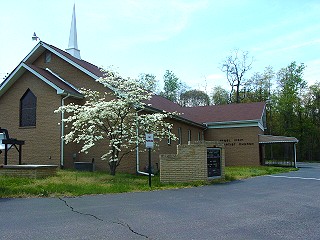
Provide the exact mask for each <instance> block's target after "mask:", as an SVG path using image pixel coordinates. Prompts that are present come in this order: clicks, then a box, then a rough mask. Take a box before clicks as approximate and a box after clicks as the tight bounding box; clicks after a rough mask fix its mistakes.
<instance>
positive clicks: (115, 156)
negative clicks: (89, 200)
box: [56, 71, 176, 175]
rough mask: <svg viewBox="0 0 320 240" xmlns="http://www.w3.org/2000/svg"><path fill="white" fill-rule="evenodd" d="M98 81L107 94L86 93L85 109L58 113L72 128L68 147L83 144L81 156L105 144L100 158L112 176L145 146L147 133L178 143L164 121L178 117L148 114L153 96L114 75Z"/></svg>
mask: <svg viewBox="0 0 320 240" xmlns="http://www.w3.org/2000/svg"><path fill="white" fill-rule="evenodd" d="M97 81H98V82H99V83H101V84H102V85H103V86H104V87H105V88H104V89H103V90H105V91H99V92H98V91H93V90H85V89H83V90H81V92H82V94H83V95H84V98H85V103H84V104H83V105H80V104H75V103H70V104H68V105H65V106H62V107H60V108H59V109H58V110H57V111H56V112H64V113H66V114H67V115H68V117H66V118H65V119H63V121H64V122H65V123H68V124H69V125H70V131H69V132H68V133H67V134H66V135H65V136H64V137H65V141H66V143H69V142H76V143H81V144H83V145H82V149H81V152H84V153H88V151H89V149H90V148H91V147H93V146H94V145H95V143H96V142H101V141H103V143H104V146H105V151H104V154H103V155H102V156H101V158H102V159H103V160H109V166H110V173H111V175H115V173H116V168H117V167H118V166H119V164H120V162H121V160H122V159H123V157H124V156H125V155H127V154H128V153H130V152H132V151H134V150H135V149H136V147H137V146H138V144H142V143H144V141H145V134H146V133H153V134H154V135H155V137H156V138H158V139H159V141H161V140H162V139H164V138H171V139H173V140H175V139H176V136H175V135H174V134H172V133H171V131H170V129H171V128H172V124H170V123H168V122H166V121H165V120H166V119H167V118H170V117H172V116H173V114H175V113H166V112H157V113H155V112H150V111H148V109H147V107H148V105H147V102H148V100H149V99H150V98H151V97H152V93H151V92H149V91H147V90H145V89H144V88H143V87H142V86H140V85H139V83H137V81H135V80H133V79H124V78H122V77H120V76H119V75H118V73H115V72H112V71H105V72H104V77H103V78H100V79H98V80H97ZM110 90H111V91H110Z"/></svg>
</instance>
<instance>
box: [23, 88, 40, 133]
mask: <svg viewBox="0 0 320 240" xmlns="http://www.w3.org/2000/svg"><path fill="white" fill-rule="evenodd" d="M36 108H37V97H36V96H35V95H34V94H33V93H32V91H31V90H30V89H28V90H27V91H26V92H25V93H24V94H23V96H22V98H21V99H20V127H35V126H36Z"/></svg>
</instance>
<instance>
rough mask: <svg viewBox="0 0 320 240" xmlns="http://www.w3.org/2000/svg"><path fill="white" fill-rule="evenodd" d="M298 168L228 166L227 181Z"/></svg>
mask: <svg viewBox="0 0 320 240" xmlns="http://www.w3.org/2000/svg"><path fill="white" fill-rule="evenodd" d="M297 170H298V169H297V168H288V167H266V166H261V167H226V170H225V172H226V174H225V175H226V177H225V180H226V181H235V180H240V179H246V178H250V177H257V176H263V175H270V174H277V173H284V172H290V171H297Z"/></svg>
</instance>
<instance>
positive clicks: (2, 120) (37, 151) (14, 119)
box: [0, 72, 60, 165]
mask: <svg viewBox="0 0 320 240" xmlns="http://www.w3.org/2000/svg"><path fill="white" fill-rule="evenodd" d="M28 88H29V89H30V90H31V91H32V92H33V93H34V95H35V96H36V97H37V110H36V114H37V118H36V127H19V118H20V117H19V112H20V98H21V97H22V96H23V94H24V93H25V92H26V91H27V89H28ZM59 106H60V96H58V95H57V93H56V91H55V90H54V89H53V88H51V87H50V86H48V85H47V84H46V83H44V82H43V81H41V80H39V79H38V78H37V77H36V76H34V75H33V74H31V73H30V72H25V73H24V74H23V75H22V76H21V77H20V78H19V79H18V80H17V81H16V82H15V83H14V84H13V85H12V86H11V88H10V89H9V90H8V91H7V92H6V93H5V94H4V95H2V96H1V97H0V109H1V116H0V127H2V128H6V129H7V130H8V131H9V135H10V137H11V138H17V139H19V140H25V145H24V146H23V147H22V162H23V163H26V164H57V165H58V164H59V162H60V127H59V126H58V123H59V122H60V115H59V114H54V110H55V109H57V108H58V107H59ZM0 157H1V159H3V154H1V155H0ZM8 164H18V154H17V151H16V150H15V149H11V150H9V152H8Z"/></svg>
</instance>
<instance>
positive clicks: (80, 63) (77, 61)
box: [47, 44, 103, 77]
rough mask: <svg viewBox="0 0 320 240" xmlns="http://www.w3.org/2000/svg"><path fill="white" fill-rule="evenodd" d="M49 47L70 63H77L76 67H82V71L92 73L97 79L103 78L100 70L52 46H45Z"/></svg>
mask: <svg viewBox="0 0 320 240" xmlns="http://www.w3.org/2000/svg"><path fill="white" fill-rule="evenodd" d="M47 45H49V46H50V47H51V48H53V49H54V50H56V51H57V52H59V53H60V54H62V55H63V56H65V57H67V58H69V59H70V60H71V61H73V62H75V63H77V64H78V65H80V66H81V67H83V68H84V69H86V70H88V71H89V72H91V73H93V74H94V75H96V76H98V77H102V76H103V73H102V72H101V71H100V68H99V67H97V66H95V65H93V64H91V63H89V62H87V61H84V60H82V59H78V58H75V57H74V56H72V55H70V54H69V53H67V52H65V51H63V50H61V49H59V48H57V47H55V46H53V45H50V44H47Z"/></svg>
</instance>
